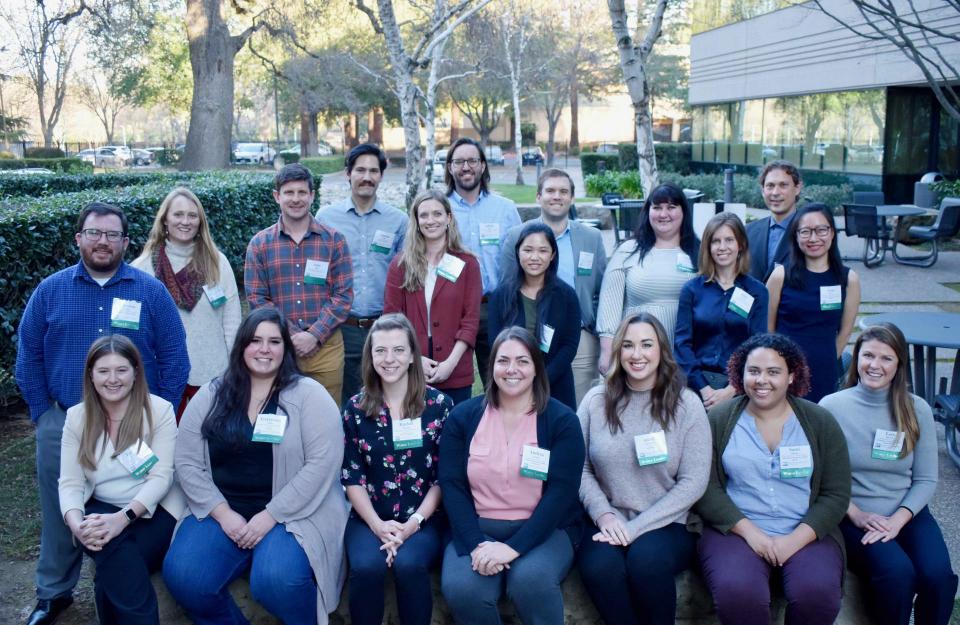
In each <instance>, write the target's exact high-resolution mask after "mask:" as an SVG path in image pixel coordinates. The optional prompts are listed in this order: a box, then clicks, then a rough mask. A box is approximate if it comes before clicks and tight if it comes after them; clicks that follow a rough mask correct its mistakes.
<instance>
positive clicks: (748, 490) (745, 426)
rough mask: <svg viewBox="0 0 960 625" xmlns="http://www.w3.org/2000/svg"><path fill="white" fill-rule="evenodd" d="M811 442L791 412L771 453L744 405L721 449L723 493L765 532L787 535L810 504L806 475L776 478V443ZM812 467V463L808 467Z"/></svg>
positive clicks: (796, 443)
mask: <svg viewBox="0 0 960 625" xmlns="http://www.w3.org/2000/svg"><path fill="white" fill-rule="evenodd" d="M801 445H807V446H809V445H810V442H809V441H808V440H807V435H806V434H805V433H804V432H803V427H802V426H801V425H800V422H799V421H797V417H796V415H794V414H793V413H790V416H789V417H788V418H787V422H786V423H784V425H783V436H782V438H781V439H780V444H779V445H778V446H777V448H776V449H775V450H774V451H773V452H771V451H770V448H769V447H767V444H766V442H764V440H763V437H762V436H761V435H760V431H759V430H758V429H757V424H756V421H755V418H754V416H753V415H751V414H750V413H749V412H747V411H746V410H744V411H743V412H742V413H741V414H740V418H739V419H738V420H737V425H736V426H735V427H734V428H733V433H732V434H731V435H730V441H729V442H728V443H727V447H726V449H724V450H723V459H722V460H723V470H724V471H725V472H726V474H727V495H729V496H730V499H732V500H733V503H734V504H736V506H737V507H738V508H740V511H741V512H743V514H744V516H746V517H747V518H748V519H750V521H752V522H753V523H754V525H756V526H757V527H759V528H760V529H761V530H763V531H764V532H765V533H767V534H769V535H773V536H784V535H786V534H789V533H790V532H792V531H793V530H794V529H796V527H797V525H799V524H800V520H801V519H803V517H804V516H805V515H806V514H807V508H809V507H810V478H809V476H808V477H799V478H781V477H780V448H781V447H794V446H801ZM811 468H812V466H811Z"/></svg>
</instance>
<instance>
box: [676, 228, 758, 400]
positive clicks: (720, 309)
mask: <svg viewBox="0 0 960 625" xmlns="http://www.w3.org/2000/svg"><path fill="white" fill-rule="evenodd" d="M703 241H704V242H705V243H706V245H701V246H700V272H699V274H698V275H697V277H696V278H694V279H693V280H690V281H689V282H687V283H686V284H685V285H683V288H682V289H681V290H680V308H679V310H678V311H677V328H676V334H675V336H674V347H675V351H676V358H677V364H678V365H680V367H681V368H682V369H683V372H684V373H686V374H687V384H688V385H689V386H690V388H692V389H693V390H694V391H697V392H698V393H700V398H701V399H702V400H703V405H704V406H705V407H706V408H708V409H709V408H712V407H713V406H715V405H717V404H719V403H720V402H723V401H726V400H728V399H730V398H732V397H733V396H734V394H735V392H734V390H733V386H732V385H731V384H730V382H729V380H728V379H727V361H728V360H730V355H731V354H733V350H735V349H736V348H737V346H738V345H740V344H741V343H743V342H744V341H745V340H747V339H748V338H750V337H751V336H753V335H754V334H761V333H763V332H766V331H767V287H765V286H764V285H763V283H762V282H760V281H759V280H757V279H756V278H754V277H753V276H751V275H750V253H749V251H748V249H747V231H746V228H744V227H743V222H742V221H740V218H739V217H737V216H736V215H734V214H733V213H720V214H719V215H715V216H714V217H713V218H712V219H711V220H710V221H709V222H707V227H706V228H704V230H703Z"/></svg>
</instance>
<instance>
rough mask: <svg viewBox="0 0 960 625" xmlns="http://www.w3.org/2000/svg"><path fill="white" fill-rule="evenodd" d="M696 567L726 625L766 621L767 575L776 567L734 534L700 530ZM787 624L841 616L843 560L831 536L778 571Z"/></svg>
mask: <svg viewBox="0 0 960 625" xmlns="http://www.w3.org/2000/svg"><path fill="white" fill-rule="evenodd" d="M699 551H700V564H701V566H702V567H703V575H704V578H705V579H706V582H707V586H708V587H709V588H710V594H712V595H713V602H714V603H715V604H716V606H717V616H719V617H720V622H721V623H723V624H724V625H730V624H734V623H735V624H737V625H767V624H768V623H770V576H771V573H773V572H774V570H775V569H776V568H777V567H774V566H771V565H769V564H767V562H766V560H764V559H763V558H761V557H760V556H758V555H757V554H756V553H754V551H753V549H751V548H750V545H748V544H747V541H745V540H744V539H743V538H741V537H739V536H737V535H736V534H726V535H724V534H721V533H720V532H718V531H716V530H714V529H712V528H709V527H707V528H704V530H703V536H702V537H701V538H700V544H699ZM779 568H780V569H781V570H780V577H781V578H782V580H783V594H784V595H785V596H786V598H787V614H786V625H830V624H831V623H833V621H834V619H836V617H837V614H839V612H840V580H841V577H842V575H843V556H842V554H841V552H840V545H838V544H837V542H836V541H835V540H833V539H832V538H830V537H826V538H823V539H821V540H817V541H814V542H812V543H810V544H809V545H807V546H806V547H804V548H803V549H801V550H800V551H798V552H797V553H795V554H793V556H791V558H790V559H789V560H787V563H786V564H784V565H783V566H782V567H779Z"/></svg>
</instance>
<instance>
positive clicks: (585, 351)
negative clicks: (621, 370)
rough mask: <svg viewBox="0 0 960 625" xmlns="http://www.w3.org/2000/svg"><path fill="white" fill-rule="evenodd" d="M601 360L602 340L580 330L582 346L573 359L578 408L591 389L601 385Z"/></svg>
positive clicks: (579, 346) (578, 348)
mask: <svg viewBox="0 0 960 625" xmlns="http://www.w3.org/2000/svg"><path fill="white" fill-rule="evenodd" d="M598 358H600V339H598V338H597V337H595V336H594V335H592V334H590V333H589V332H587V331H586V330H580V344H579V345H578V346H577V354H576V356H574V357H573V362H572V363H571V366H572V368H573V386H574V392H575V393H576V397H577V406H579V405H580V402H581V401H582V400H583V396H584V395H586V394H587V391H589V390H590V389H591V388H593V387H594V386H596V385H597V384H599V383H600V371H599V370H597V359H598Z"/></svg>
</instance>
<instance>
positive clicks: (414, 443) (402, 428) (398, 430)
mask: <svg viewBox="0 0 960 625" xmlns="http://www.w3.org/2000/svg"><path fill="white" fill-rule="evenodd" d="M391 425H393V448H394V449H412V448H414V447H423V432H422V431H421V430H420V419H419V418H417V419H394V420H392V421H391Z"/></svg>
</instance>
